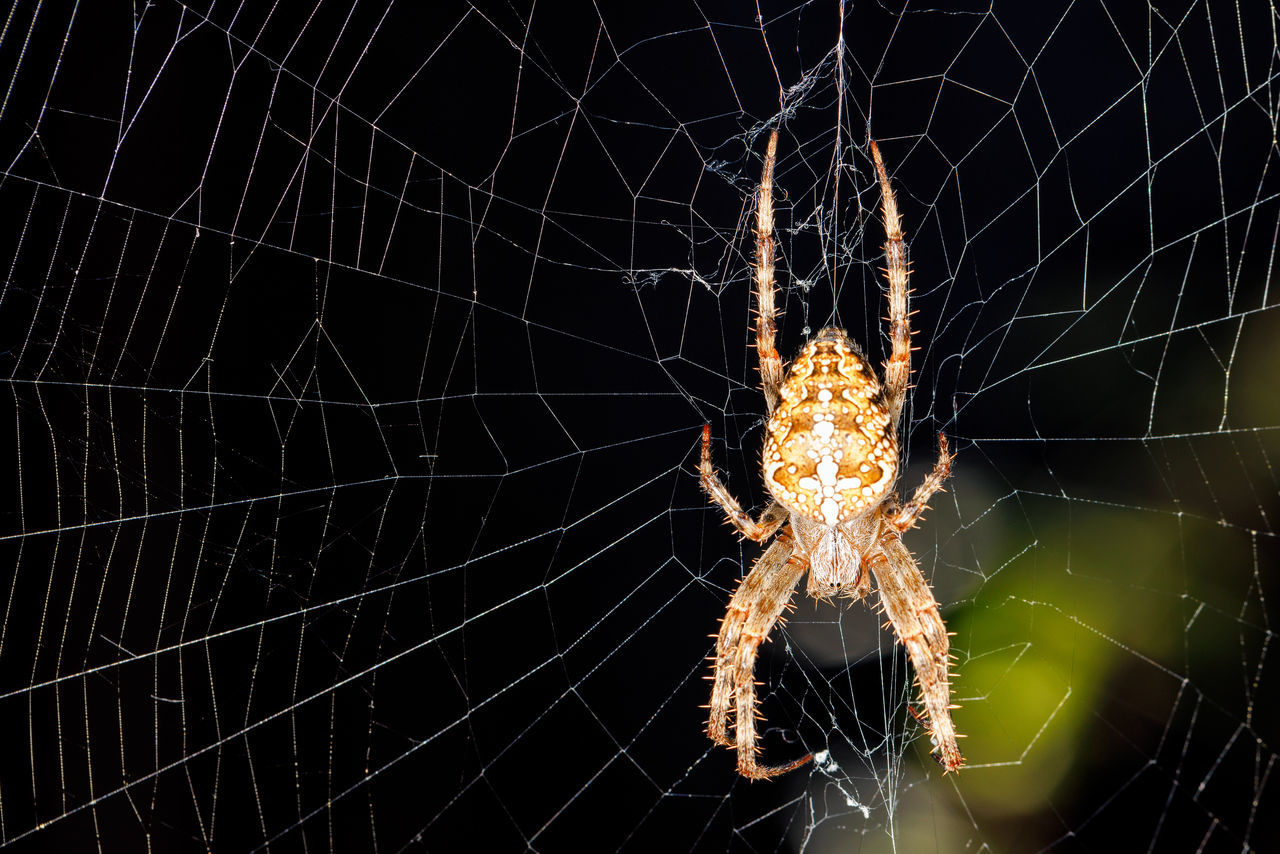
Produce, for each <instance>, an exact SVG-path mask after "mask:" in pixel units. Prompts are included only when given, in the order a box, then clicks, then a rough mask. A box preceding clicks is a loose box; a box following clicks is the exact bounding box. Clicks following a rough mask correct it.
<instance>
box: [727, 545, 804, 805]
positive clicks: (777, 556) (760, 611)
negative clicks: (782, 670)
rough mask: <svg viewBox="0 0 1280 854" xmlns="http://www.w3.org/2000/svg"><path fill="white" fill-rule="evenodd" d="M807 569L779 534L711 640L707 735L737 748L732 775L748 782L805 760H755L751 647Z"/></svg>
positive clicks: (765, 633)
mask: <svg viewBox="0 0 1280 854" xmlns="http://www.w3.org/2000/svg"><path fill="white" fill-rule="evenodd" d="M807 567H808V561H807V560H805V558H804V557H803V556H802V555H797V554H794V553H793V552H792V539H791V537H790V536H789V535H786V534H782V535H779V537H778V539H777V540H776V541H775V542H774V543H773V545H771V546H769V548H768V549H767V550H766V551H765V553H764V554H763V555H761V556H760V559H759V560H757V561H756V565H755V566H754V567H753V568H752V570H751V572H750V573H748V574H747V577H746V578H744V579H743V580H742V583H741V584H740V585H738V589H737V590H736V591H735V592H734V594H733V598H732V599H731V600H729V609H728V611H727V612H726V613H725V616H724V621H723V622H722V623H721V625H720V635H719V637H718V638H717V639H716V656H715V674H714V675H713V676H712V680H713V685H712V688H711V715H710V718H709V720H708V721H707V735H708V736H710V737H711V740H712V741H714V742H715V743H716V744H720V745H724V746H725V747H734V746H736V747H737V750H738V773H739V774H741V775H742V776H744V777H746V778H747V779H749V780H765V779H768V778H769V777H775V776H777V775H778V774H785V773H786V772H788V771H793V770H795V769H796V768H799V767H800V766H801V765H803V764H805V763H806V762H808V761H809V759H810V758H811V756H810V755H808V754H806V755H805V756H802V757H801V758H799V759H796V760H794V761H792V762H788V763H787V764H785V765H759V764H757V762H756V754H757V753H758V752H759V748H758V747H757V746H756V708H755V706H756V689H755V665H756V651H757V648H758V647H759V646H760V644H761V643H762V642H763V641H764V640H765V638H767V637H768V636H769V633H770V632H771V631H772V630H773V627H774V624H775V623H777V621H778V617H779V616H781V614H782V610H783V609H784V608H786V607H787V603H788V602H790V601H791V595H792V593H793V592H795V587H796V584H797V582H799V581H800V577H801V576H803V575H804V572H805V569H806V568H807ZM731 714H732V715H733V718H734V723H735V729H736V733H735V735H736V739H734V740H731V739H730V738H729V716H730V715H731Z"/></svg>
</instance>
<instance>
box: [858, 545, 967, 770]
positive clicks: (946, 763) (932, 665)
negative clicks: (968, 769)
mask: <svg viewBox="0 0 1280 854" xmlns="http://www.w3.org/2000/svg"><path fill="white" fill-rule="evenodd" d="M867 563H868V565H869V566H870V567H871V571H872V572H873V573H874V574H875V577H876V587H877V588H878V589H879V590H880V602H881V603H882V604H883V606H884V611H885V613H886V614H887V615H888V616H889V620H890V622H892V623H893V630H894V632H895V633H896V634H897V636H898V638H899V639H900V640H901V641H902V643H903V645H904V646H906V648H907V656H908V657H909V658H910V659H911V668H912V669H913V670H914V671H915V675H916V682H917V683H918V684H919V686H920V695H921V699H922V700H923V702H924V708H925V711H926V712H927V713H928V715H929V734H930V735H931V736H932V737H933V740H934V743H935V745H936V747H935V754H934V756H935V758H936V759H937V760H938V764H940V765H941V766H942V767H943V769H945V770H946V771H956V770H959V768H960V766H961V765H963V764H964V756H963V755H961V753H960V748H959V747H958V746H957V745H956V739H957V738H958V736H957V735H956V728H955V724H954V723H953V722H952V720H951V710H952V709H954V708H958V707H957V706H954V705H952V703H951V674H950V667H951V653H950V640H949V637H948V635H947V627H946V625H945V624H944V623H943V622H942V614H941V613H940V612H939V610H938V601H937V600H936V599H934V598H933V591H932V590H930V589H929V583H928V582H927V581H925V580H924V576H923V575H921V574H920V568H919V567H918V566H917V565H916V562H915V558H913V557H912V556H911V553H910V552H909V551H907V547H906V546H904V545H903V544H902V540H901V539H899V538H898V535H897V534H896V533H894V532H893V531H887V532H885V534H884V536H882V537H881V539H880V548H879V549H876V550H875V551H874V552H873V553H872V554H871V555H869V556H868V557H867Z"/></svg>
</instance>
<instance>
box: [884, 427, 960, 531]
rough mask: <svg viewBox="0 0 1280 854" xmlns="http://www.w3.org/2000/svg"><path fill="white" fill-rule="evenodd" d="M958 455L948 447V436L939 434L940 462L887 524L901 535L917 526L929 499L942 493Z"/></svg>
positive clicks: (886, 521)
mask: <svg viewBox="0 0 1280 854" xmlns="http://www.w3.org/2000/svg"><path fill="white" fill-rule="evenodd" d="M955 458H956V455H955V454H953V453H951V449H950V447H949V446H948V445H947V434H946V433H939V434H938V461H937V462H936V463H934V464H933V471H931V472H929V476H928V477H926V478H925V479H924V482H923V483H921V484H920V485H919V486H917V487H916V491H915V494H914V495H912V496H911V500H910V501H908V502H907V503H906V504H904V505H903V506H902V507H901V508H899V509H898V511H897V512H896V513H894V514H893V515H892V516H888V517H886V518H885V520H884V521H885V524H886V525H888V526H889V527H890V528H892V529H893V530H895V531H897V532H898V533H899V534H903V533H906V532H907V531H908V530H910V529H911V528H912V527H914V526H915V524H916V520H917V519H919V518H920V514H921V513H923V512H924V511H925V508H926V507H927V506H928V502H929V499H930V498H932V497H933V496H934V494H935V493H937V492H941V491H943V490H942V483H943V481H945V480H946V479H947V478H948V477H949V476H950V475H951V461H952V460H954V459H955Z"/></svg>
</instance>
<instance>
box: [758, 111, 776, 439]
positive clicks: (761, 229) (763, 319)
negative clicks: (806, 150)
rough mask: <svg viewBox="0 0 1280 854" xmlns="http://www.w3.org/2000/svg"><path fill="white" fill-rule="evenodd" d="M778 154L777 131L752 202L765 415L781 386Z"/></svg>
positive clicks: (759, 355) (761, 378)
mask: <svg viewBox="0 0 1280 854" xmlns="http://www.w3.org/2000/svg"><path fill="white" fill-rule="evenodd" d="M777 151H778V131H777V130H776V129H775V130H774V132H773V133H772V134H770V136H769V148H768V150H767V151H766V152H765V155H764V171H763V172H762V173H761V175H760V192H759V194H758V195H759V199H758V200H757V202H756V264H755V271H756V305H757V307H758V308H757V312H756V355H757V356H758V357H759V359H760V387H761V388H762V389H763V390H764V402H765V406H766V408H767V409H768V411H769V414H773V409H774V407H775V406H777V405H778V389H779V388H780V387H781V386H782V357H781V356H780V355H778V348H777V347H776V346H775V344H774V338H775V337H776V336H777V333H778V323H777V318H778V312H777V310H776V308H775V307H774V295H775V293H776V290H777V289H776V285H775V283H774V280H773V268H774V264H773V261H774V245H773V161H774V158H775V157H776V155H777Z"/></svg>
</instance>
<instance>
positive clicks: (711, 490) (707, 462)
mask: <svg viewBox="0 0 1280 854" xmlns="http://www.w3.org/2000/svg"><path fill="white" fill-rule="evenodd" d="M698 475H699V479H700V480H701V482H702V488H703V490H704V491H705V492H706V493H707V496H708V497H709V498H710V499H711V501H712V502H713V503H715V504H717V505H719V507H720V509H721V510H723V511H724V515H725V516H726V517H728V519H727V521H728V522H729V523H730V524H732V525H733V527H735V528H737V529H738V533H740V534H742V536H744V537H746V538H747V539H748V540H752V541H754V542H757V543H759V542H763V541H764V540H767V539H769V537H770V536H772V535H773V532H774V531H776V530H778V527H779V526H780V525H781V524H782V523H783V522H785V521H786V520H787V511H786V510H784V509H783V508H782V505H781V504H779V503H778V502H776V501H773V502H770V504H769V506H768V507H766V508H765V509H764V512H763V513H761V514H760V519H759V521H756V520H754V519H752V518H751V517H750V516H748V515H747V511H745V510H743V509H742V505H741V504H739V503H738V499H736V498H734V497H733V494H732V493H731V492H729V488H728V487H727V486H725V485H724V482H723V481H721V480H720V475H718V474H716V467H715V464H714V463H713V462H711V425H710V424H704V425H703V426H702V459H701V461H700V462H699V463H698Z"/></svg>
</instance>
